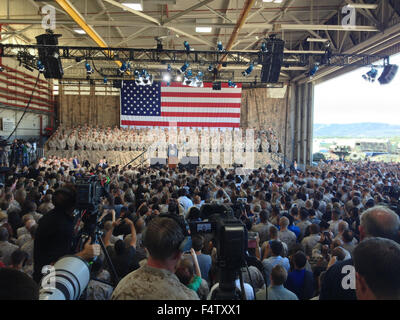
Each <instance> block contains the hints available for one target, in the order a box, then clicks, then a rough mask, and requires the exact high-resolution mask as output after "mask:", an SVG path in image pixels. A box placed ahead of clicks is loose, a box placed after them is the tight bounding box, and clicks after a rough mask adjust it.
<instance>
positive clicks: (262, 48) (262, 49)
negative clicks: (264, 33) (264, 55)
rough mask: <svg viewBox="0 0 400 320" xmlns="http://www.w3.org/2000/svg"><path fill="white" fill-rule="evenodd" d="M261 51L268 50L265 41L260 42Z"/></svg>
mask: <svg viewBox="0 0 400 320" xmlns="http://www.w3.org/2000/svg"><path fill="white" fill-rule="evenodd" d="M261 52H268V49H267V44H266V43H265V42H263V43H262V44H261Z"/></svg>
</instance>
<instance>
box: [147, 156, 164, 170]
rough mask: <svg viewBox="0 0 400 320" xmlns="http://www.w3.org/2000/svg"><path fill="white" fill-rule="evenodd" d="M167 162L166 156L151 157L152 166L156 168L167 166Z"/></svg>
mask: <svg viewBox="0 0 400 320" xmlns="http://www.w3.org/2000/svg"><path fill="white" fill-rule="evenodd" d="M166 164H167V159H165V158H150V167H152V168H155V167H159V168H161V167H162V166H165V165H166Z"/></svg>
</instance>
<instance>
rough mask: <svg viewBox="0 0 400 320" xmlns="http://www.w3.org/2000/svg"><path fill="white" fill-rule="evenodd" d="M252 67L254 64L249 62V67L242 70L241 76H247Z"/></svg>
mask: <svg viewBox="0 0 400 320" xmlns="http://www.w3.org/2000/svg"><path fill="white" fill-rule="evenodd" d="M253 69H254V65H253V64H252V63H251V64H250V65H249V67H248V68H247V69H246V70H245V71H243V72H242V75H243V77H248V76H249V75H250V74H251V72H252V71H253Z"/></svg>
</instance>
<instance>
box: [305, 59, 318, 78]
mask: <svg viewBox="0 0 400 320" xmlns="http://www.w3.org/2000/svg"><path fill="white" fill-rule="evenodd" d="M318 69H319V63H318V62H316V63H314V66H313V67H312V68H311V69H310V71H309V72H308V74H307V75H308V76H309V77H310V79H312V78H313V77H314V75H315V74H316V73H317V71H318Z"/></svg>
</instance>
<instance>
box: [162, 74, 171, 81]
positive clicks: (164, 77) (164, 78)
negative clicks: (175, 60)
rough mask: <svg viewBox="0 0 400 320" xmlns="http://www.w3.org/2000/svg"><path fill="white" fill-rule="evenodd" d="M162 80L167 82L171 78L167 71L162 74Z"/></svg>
mask: <svg viewBox="0 0 400 320" xmlns="http://www.w3.org/2000/svg"><path fill="white" fill-rule="evenodd" d="M163 80H164V81H165V82H169V81H170V80H171V75H170V74H169V73H166V74H164V76H163Z"/></svg>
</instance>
